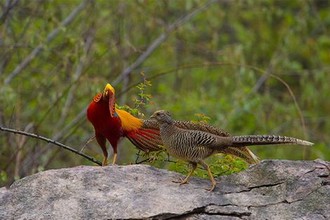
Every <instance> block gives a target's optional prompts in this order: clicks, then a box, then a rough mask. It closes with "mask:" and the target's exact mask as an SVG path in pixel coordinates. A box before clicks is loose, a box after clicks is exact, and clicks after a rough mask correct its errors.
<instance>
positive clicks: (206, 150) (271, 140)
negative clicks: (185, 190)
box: [151, 110, 313, 191]
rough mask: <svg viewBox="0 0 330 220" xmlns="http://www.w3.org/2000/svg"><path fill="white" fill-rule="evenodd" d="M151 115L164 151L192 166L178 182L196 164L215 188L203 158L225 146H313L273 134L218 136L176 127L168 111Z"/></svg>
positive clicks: (191, 172)
mask: <svg viewBox="0 0 330 220" xmlns="http://www.w3.org/2000/svg"><path fill="white" fill-rule="evenodd" d="M151 118H154V119H156V120H157V121H158V123H159V126H160V135H161V137H162V140H163V143H164V145H165V147H166V150H167V152H168V153H169V154H170V155H171V156H174V157H177V158H179V159H182V160H185V161H187V162H189V163H190V164H191V165H192V169H191V171H190V172H189V174H188V175H187V177H186V178H185V179H184V180H183V181H181V182H180V184H185V183H187V182H188V180H189V178H190V176H191V175H192V174H193V172H194V170H195V169H196V168H197V164H200V165H202V166H203V167H204V168H205V169H206V170H207V172H208V175H209V177H210V180H211V182H212V186H211V189H210V191H212V190H213V189H214V188H215V185H216V182H215V180H214V178H213V175H212V173H211V170H210V168H209V166H208V165H207V164H206V163H205V162H204V159H205V158H207V157H209V156H211V155H212V154H215V153H222V152H223V150H224V149H227V148H228V147H234V148H238V149H239V148H241V147H242V146H247V145H269V144H300V145H313V143H311V142H308V141H304V140H300V139H297V138H293V137H286V136H276V135H244V136H226V137H224V136H222V135H215V134H213V133H210V132H205V131H198V130H189V129H183V128H180V127H178V126H176V124H175V121H174V120H173V119H172V118H171V115H170V113H169V112H167V111H164V110H159V111H156V112H155V113H154V114H153V115H152V116H151Z"/></svg>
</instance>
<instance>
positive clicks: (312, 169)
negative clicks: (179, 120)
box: [0, 160, 330, 220]
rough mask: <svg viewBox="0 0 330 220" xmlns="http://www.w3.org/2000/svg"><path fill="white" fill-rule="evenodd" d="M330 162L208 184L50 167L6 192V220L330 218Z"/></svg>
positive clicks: (265, 166)
mask: <svg viewBox="0 0 330 220" xmlns="http://www.w3.org/2000/svg"><path fill="white" fill-rule="evenodd" d="M329 167H330V163H329V162H324V161H278V160H267V161H262V163H260V164H258V165H255V166H253V167H250V168H249V169H248V170H246V171H244V172H240V173H238V174H234V175H230V176H223V177H221V178H219V179H218V180H217V181H218V185H217V188H216V189H215V190H214V191H213V192H208V191H206V190H204V189H205V188H208V187H209V186H210V183H209V180H207V179H199V178H192V180H191V181H190V184H186V185H182V186H179V185H178V184H177V183H173V182H172V180H177V179H178V178H180V177H182V175H180V174H177V173H174V172H170V171H166V170H161V169H156V168H153V167H151V166H147V165H129V166H107V167H93V166H79V167H74V168H66V169H58V170H48V171H45V172H41V173H38V174H35V175H32V176H28V177H25V178H23V179H21V180H18V181H16V182H15V183H14V184H13V185H12V186H11V187H10V188H9V189H6V188H1V189H0V219H116V218H120V219H141V218H151V219H167V218H181V219H182V218H184V219H187V218H188V219H281V220H282V219H330V170H329Z"/></svg>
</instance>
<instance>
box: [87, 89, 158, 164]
mask: <svg viewBox="0 0 330 220" xmlns="http://www.w3.org/2000/svg"><path fill="white" fill-rule="evenodd" d="M87 118H88V120H89V121H90V122H91V123H92V124H93V126H94V130H95V137H96V140H97V142H98V144H99V145H100V147H101V148H102V151H103V155H104V159H103V162H102V164H103V165H106V164H107V158H108V151H107V148H106V140H108V141H109V142H110V144H111V146H112V148H113V152H114V156H113V161H112V163H113V164H115V163H116V159H117V145H118V142H119V141H120V139H121V138H122V137H127V138H128V139H129V140H130V141H131V142H132V143H133V144H135V145H136V146H137V147H138V148H139V149H141V150H143V151H153V150H159V149H160V148H159V145H160V144H161V137H160V136H159V130H158V128H156V127H153V126H151V127H148V126H145V125H144V123H143V120H142V119H139V118H136V117H134V116H133V115H131V114H130V113H128V112H126V111H124V110H120V109H117V108H116V106H115V90H114V88H113V87H112V86H111V85H110V84H107V85H106V87H105V89H104V92H103V93H98V94H96V95H95V96H94V99H93V101H92V102H91V103H90V104H89V106H88V109H87Z"/></svg>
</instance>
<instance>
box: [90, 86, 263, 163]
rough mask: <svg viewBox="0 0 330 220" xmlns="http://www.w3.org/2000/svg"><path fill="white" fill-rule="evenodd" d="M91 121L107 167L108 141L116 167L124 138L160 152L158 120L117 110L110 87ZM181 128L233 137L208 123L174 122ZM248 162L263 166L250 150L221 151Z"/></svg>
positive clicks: (97, 97) (92, 108)
mask: <svg viewBox="0 0 330 220" xmlns="http://www.w3.org/2000/svg"><path fill="white" fill-rule="evenodd" d="M87 118H88V120H89V121H90V122H91V123H92V124H93V126H94V130H95V136H96V140H97V142H98V144H99V145H100V147H101V148H102V151H103V156H104V158H103V162H102V164H103V165H106V164H107V158H108V151H107V148H106V140H108V141H109V142H110V144H111V146H112V148H113V151H114V156H113V161H112V163H113V164H114V163H116V159H117V145H118V142H119V140H120V139H121V138H122V137H127V138H128V139H129V140H130V141H131V142H132V143H133V144H134V145H135V146H136V147H137V148H139V149H141V150H143V151H145V152H149V151H157V150H160V145H163V144H162V139H161V137H160V134H159V126H158V123H157V121H156V120H143V119H139V118H136V117H134V116H133V115H131V114H130V113H128V112H126V111H124V110H120V109H117V108H116V103H115V89H114V88H113V87H112V86H111V85H110V84H107V85H106V86H105V88H104V91H103V93H98V94H96V95H95V96H94V98H93V100H92V102H91V103H90V104H89V106H88V109H87ZM174 123H175V125H176V126H177V127H180V128H183V129H189V130H198V131H205V132H209V133H212V134H215V135H219V136H229V133H227V132H225V131H223V130H221V129H219V128H215V127H213V126H211V125H208V124H205V123H195V122H190V121H174ZM219 152H220V153H224V154H231V155H234V156H237V157H240V158H242V159H244V160H245V161H246V162H248V163H257V162H259V160H258V158H257V156H255V155H254V154H253V153H252V152H251V151H250V150H249V149H248V148H247V147H240V148H235V147H228V148H225V149H222V150H220V151H219Z"/></svg>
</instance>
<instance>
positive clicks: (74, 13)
mask: <svg viewBox="0 0 330 220" xmlns="http://www.w3.org/2000/svg"><path fill="white" fill-rule="evenodd" d="M89 1H91V0H85V1H83V2H81V3H80V5H78V6H77V7H76V8H75V9H74V10H73V11H72V12H71V14H69V16H68V17H66V18H65V19H64V20H63V21H62V22H61V24H60V25H59V26H58V27H57V28H55V29H54V30H53V31H52V32H50V33H49V34H48V36H47V38H46V40H45V42H44V43H41V44H39V45H38V46H37V47H36V48H34V50H32V52H31V53H30V54H29V55H28V56H27V57H26V58H25V59H24V60H23V61H22V62H21V63H20V64H19V65H18V66H17V67H16V68H15V69H14V71H13V72H11V73H10V74H9V76H8V77H7V78H6V79H5V82H4V83H5V84H9V83H10V82H11V81H12V79H13V78H14V77H15V76H17V75H18V74H19V73H20V72H21V71H22V70H23V69H24V68H25V67H27V66H28V65H29V64H30V63H31V61H32V60H33V59H34V58H35V57H36V56H38V54H39V53H40V52H41V51H42V50H43V49H44V47H45V45H46V44H48V43H50V42H51V41H52V40H53V39H54V38H55V37H56V36H57V35H58V34H59V33H60V31H61V30H62V29H63V27H66V26H68V25H69V24H70V23H71V22H72V21H73V19H74V18H75V17H76V16H77V15H78V14H79V13H80V12H81V11H82V10H83V9H84V8H85V7H86V5H87V4H88V2H89Z"/></svg>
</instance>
